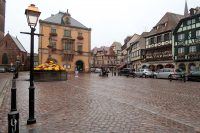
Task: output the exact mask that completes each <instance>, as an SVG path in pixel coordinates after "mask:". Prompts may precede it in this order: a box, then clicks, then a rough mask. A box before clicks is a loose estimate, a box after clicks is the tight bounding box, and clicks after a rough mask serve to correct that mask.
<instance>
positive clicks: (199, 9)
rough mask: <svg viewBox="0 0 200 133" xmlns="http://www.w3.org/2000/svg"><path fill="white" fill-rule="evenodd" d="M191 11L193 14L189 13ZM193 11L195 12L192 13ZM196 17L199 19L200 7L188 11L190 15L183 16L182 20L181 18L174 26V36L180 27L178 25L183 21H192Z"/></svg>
mask: <svg viewBox="0 0 200 133" xmlns="http://www.w3.org/2000/svg"><path fill="white" fill-rule="evenodd" d="M192 10H193V13H194V14H192V13H191V11H192ZM194 10H195V11H194ZM196 17H200V7H196V8H191V9H190V13H189V14H188V15H187V16H185V17H184V18H182V19H181V20H180V21H179V23H178V24H177V25H176V27H175V29H174V33H173V34H175V33H176V32H177V30H178V28H179V27H180V25H181V24H182V23H183V22H184V21H187V20H189V19H193V18H196Z"/></svg>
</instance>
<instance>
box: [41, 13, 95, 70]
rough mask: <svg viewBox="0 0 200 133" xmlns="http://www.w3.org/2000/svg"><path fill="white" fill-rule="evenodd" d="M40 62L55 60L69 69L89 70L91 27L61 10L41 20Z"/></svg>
mask: <svg viewBox="0 0 200 133" xmlns="http://www.w3.org/2000/svg"><path fill="white" fill-rule="evenodd" d="M40 34H43V36H41V37H40V38H39V51H38V53H39V64H42V63H45V62H46V61H48V60H54V61H55V62H56V63H57V64H59V65H61V66H63V67H64V68H66V70H67V71H69V72H73V71H75V70H78V71H79V72H89V70H90V63H89V61H90V49H91V29H90V28H87V27H86V26H84V25H83V24H81V23H80V22H78V21H77V20H75V19H74V18H72V17H71V15H70V14H69V13H68V11H67V12H59V13H57V14H55V15H52V16H51V17H49V18H47V19H45V20H40Z"/></svg>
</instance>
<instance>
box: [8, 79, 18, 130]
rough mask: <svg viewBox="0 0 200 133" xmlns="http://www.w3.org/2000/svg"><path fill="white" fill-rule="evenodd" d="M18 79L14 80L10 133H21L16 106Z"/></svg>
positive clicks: (9, 120)
mask: <svg viewBox="0 0 200 133" xmlns="http://www.w3.org/2000/svg"><path fill="white" fill-rule="evenodd" d="M16 103H17V102H16V78H13V79H12V88H11V109H10V113H8V133H19V112H18V111H17V104H16Z"/></svg>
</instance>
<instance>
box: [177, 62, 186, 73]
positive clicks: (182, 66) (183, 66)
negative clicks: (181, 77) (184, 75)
mask: <svg viewBox="0 0 200 133" xmlns="http://www.w3.org/2000/svg"><path fill="white" fill-rule="evenodd" d="M178 68H180V69H182V70H183V71H185V70H186V68H185V64H184V63H181V64H179V65H178Z"/></svg>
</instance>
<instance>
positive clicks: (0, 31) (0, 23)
mask: <svg viewBox="0 0 200 133" xmlns="http://www.w3.org/2000/svg"><path fill="white" fill-rule="evenodd" d="M5 5H6V0H0V40H1V39H2V38H3V37H4V29H5Z"/></svg>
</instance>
